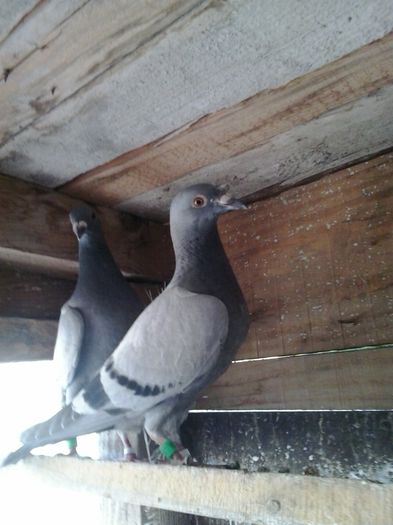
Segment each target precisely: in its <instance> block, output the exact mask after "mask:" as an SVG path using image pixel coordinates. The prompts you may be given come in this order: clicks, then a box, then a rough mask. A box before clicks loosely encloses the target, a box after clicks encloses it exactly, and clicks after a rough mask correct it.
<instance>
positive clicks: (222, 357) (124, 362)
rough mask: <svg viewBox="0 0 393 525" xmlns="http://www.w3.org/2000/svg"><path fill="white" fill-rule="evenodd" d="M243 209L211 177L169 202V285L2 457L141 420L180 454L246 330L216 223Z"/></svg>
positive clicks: (14, 457) (169, 450)
mask: <svg viewBox="0 0 393 525" xmlns="http://www.w3.org/2000/svg"><path fill="white" fill-rule="evenodd" d="M242 208H245V206H244V205H243V204H242V203H240V202H239V201H236V200H235V199H233V198H232V197H231V196H230V195H228V194H227V193H226V192H225V191H223V190H221V189H220V188H217V187H215V186H212V185H210V184H198V185H194V186H191V187H189V188H187V189H185V190H183V191H181V192H180V193H179V194H178V195H176V197H175V198H174V199H173V201H172V204H171V208H170V229H171V237H172V241H173V246H174V250H175V256H176V269H175V273H174V276H173V278H172V280H171V281H170V283H169V285H168V286H167V288H166V289H165V290H164V291H163V292H162V293H161V295H159V296H158V297H157V298H156V299H155V300H154V301H153V302H152V303H151V304H150V305H149V306H148V307H147V308H146V309H145V310H144V311H143V312H142V314H141V315H140V316H139V317H138V318H137V320H136V321H135V322H134V324H133V325H132V326H131V328H130V329H129V331H128V332H127V334H126V335H125V337H124V338H123V339H122V340H121V342H120V344H119V345H118V346H117V348H116V349H115V351H114V352H113V354H112V355H111V356H110V357H109V358H108V359H106V361H105V364H104V366H102V367H101V369H100V371H99V372H98V373H97V374H96V375H95V377H94V378H93V379H92V380H91V381H90V383H89V384H87V385H85V386H84V387H83V388H82V390H80V392H79V393H78V394H77V395H76V396H75V397H74V399H73V400H72V402H71V403H70V404H68V405H67V406H65V407H64V408H63V409H62V410H61V411H60V412H58V413H57V414H56V415H55V416H54V417H52V418H51V419H49V420H48V421H46V422H44V423H41V424H38V425H35V426H34V427H31V428H30V429H28V430H26V431H25V432H24V433H23V434H22V436H21V441H22V443H23V447H21V448H20V449H19V450H17V451H16V452H14V453H12V454H10V455H9V456H8V457H7V458H6V460H5V462H4V464H8V463H11V462H15V461H18V460H19V459H20V458H21V457H23V456H24V455H26V453H28V451H30V450H31V449H32V448H35V447H37V446H41V445H43V444H46V443H53V442H57V441H60V440H62V439H65V438H68V437H70V436H74V435H81V434H87V433H90V432H98V431H102V430H106V429H109V428H117V429H121V428H122V427H124V428H134V429H136V430H137V429H140V428H142V427H144V429H145V430H146V432H147V434H148V435H149V436H150V437H151V439H152V440H153V441H155V442H156V443H157V444H159V445H160V449H161V451H162V452H163V454H164V455H165V456H166V457H173V456H175V455H180V456H181V453H182V450H183V446H182V444H181V440H180V436H179V428H180V425H181V423H182V422H183V420H184V419H185V417H186V415H187V412H188V410H189V409H190V407H192V405H193V404H194V402H195V401H196V399H197V398H198V396H199V394H200V392H201V391H202V390H203V389H204V388H205V387H206V386H207V385H209V384H210V383H212V382H213V381H214V380H215V379H216V378H217V377H218V376H219V375H220V374H222V373H223V371H224V370H225V369H226V368H227V367H228V366H229V365H230V363H231V361H232V359H233V357H234V355H235V353H236V351H237V349H238V348H239V346H240V345H241V343H242V342H243V340H244V338H245V336H246V334H247V331H248V326H249V314H248V311H247V306H246V302H245V300H244V298H243V295H242V292H241V290H240V287H239V285H238V283H237V280H236V278H235V275H234V273H233V271H232V268H231V266H230V263H229V261H228V259H227V257H226V255H225V252H224V249H223V247H222V244H221V241H220V238H219V234H218V231H217V218H218V216H219V215H221V214H223V213H225V212H228V211H231V210H238V209H242Z"/></svg>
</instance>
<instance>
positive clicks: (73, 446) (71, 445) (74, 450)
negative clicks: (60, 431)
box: [66, 437, 79, 456]
mask: <svg viewBox="0 0 393 525" xmlns="http://www.w3.org/2000/svg"><path fill="white" fill-rule="evenodd" d="M66 443H67V447H68V449H69V453H68V455H69V456H78V455H79V454H78V441H77V439H76V437H75V438H70V439H67V441H66Z"/></svg>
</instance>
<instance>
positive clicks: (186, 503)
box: [0, 457, 393, 525]
mask: <svg viewBox="0 0 393 525" xmlns="http://www.w3.org/2000/svg"><path fill="white" fill-rule="evenodd" d="M1 484H3V485H4V484H6V486H7V490H8V491H9V490H15V491H18V493H22V494H23V493H24V491H25V490H29V486H31V484H34V486H36V487H37V486H38V485H40V486H42V488H43V489H45V487H51V488H52V489H53V487H54V486H56V487H59V488H62V489H64V488H66V489H67V488H68V489H72V490H77V491H79V492H80V491H81V490H85V491H88V492H92V493H95V494H97V495H100V496H104V497H110V498H111V499H113V500H117V501H123V502H128V503H132V504H138V505H147V506H151V507H158V508H164V509H169V510H173V511H179V512H187V513H191V514H199V515H205V516H210V517H216V518H226V519H231V520H236V521H241V522H244V521H246V522H252V523H261V524H262V523H263V524H265V525H288V524H296V525H306V524H307V525H310V524H313V525H328V524H329V525H331V524H332V523H335V524H340V525H352V524H353V525H355V524H356V525H363V524H364V525H369V524H370V523H372V524H373V525H391V516H392V515H393V485H377V484H373V483H369V482H365V481H356V480H343V479H326V478H317V477H307V476H295V475H288V474H266V473H263V474H261V473H245V472H242V471H231V470H221V469H215V468H195V467H174V466H167V465H155V466H152V465H148V464H125V463H117V462H107V461H101V462H97V461H90V460H80V459H74V458H64V457H56V458H45V457H32V458H29V459H27V460H25V461H23V462H21V463H19V464H18V465H15V466H11V467H7V468H5V469H2V470H1V471H0V485H1Z"/></svg>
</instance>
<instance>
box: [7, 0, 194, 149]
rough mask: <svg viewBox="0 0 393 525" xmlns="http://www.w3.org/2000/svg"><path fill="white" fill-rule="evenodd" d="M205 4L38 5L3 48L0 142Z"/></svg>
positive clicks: (172, 0)
mask: <svg viewBox="0 0 393 525" xmlns="http://www.w3.org/2000/svg"><path fill="white" fill-rule="evenodd" d="M202 3H203V2H202ZM64 4H65V5H64ZM68 4H71V5H68ZM200 4H201V2H200V0H186V1H178V0H164V1H161V2H147V3H146V2H122V3H120V4H118V5H117V6H114V5H113V3H112V2H100V3H99V4H97V3H95V2H86V1H77V0H74V1H73V2H72V3H69V2H66V3H65V2H61V1H56V2H46V3H45V4H44V5H43V6H41V9H36V13H35V16H34V17H30V18H29V19H27V20H26V21H25V23H24V24H22V25H20V27H19V28H18V29H17V30H16V31H14V32H13V33H12V34H11V35H10V36H9V37H8V39H6V40H5V41H4V42H3V43H2V45H1V48H0V49H1V55H2V59H1V63H0V64H1V66H2V67H3V69H4V68H5V69H7V70H8V71H9V74H8V78H7V82H6V84H5V85H3V86H2V90H1V93H0V105H1V108H2V113H3V118H2V121H1V124H0V143H1V145H3V144H4V143H5V142H7V141H8V140H10V139H11V138H12V137H14V136H15V135H16V134H19V133H20V132H21V130H23V129H25V128H26V127H27V126H29V125H31V124H32V123H33V122H35V121H36V120H37V117H40V116H41V115H43V114H46V113H48V112H49V111H50V110H52V109H53V108H55V107H56V106H58V105H59V104H61V103H62V102H64V101H66V100H67V99H69V98H70V97H72V96H73V95H74V94H75V93H77V92H79V91H81V90H83V89H86V88H87V87H88V86H89V85H90V84H91V83H92V82H94V81H95V80H96V79H97V78H98V77H100V76H102V75H104V74H105V73H107V72H108V71H109V70H111V73H113V69H114V68H116V66H117V65H118V64H119V63H120V62H122V61H123V62H127V59H128V60H130V57H132V56H133V55H138V53H141V52H142V49H143V48H144V46H148V45H151V44H152V42H154V40H155V39H158V38H159V37H158V35H159V34H160V33H161V32H164V31H166V30H167V29H168V27H170V26H171V25H172V24H173V23H174V22H176V21H178V19H179V18H181V17H182V16H184V15H187V14H188V13H189V12H190V11H192V10H193V8H195V7H198V5H200ZM97 25H99V27H100V30H99V31H97Z"/></svg>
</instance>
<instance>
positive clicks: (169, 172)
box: [63, 34, 393, 214]
mask: <svg viewBox="0 0 393 525" xmlns="http://www.w3.org/2000/svg"><path fill="white" fill-rule="evenodd" d="M365 64H367V68H366V67H365ZM392 81H393V35H392V34H390V35H388V36H386V37H385V38H383V39H381V40H378V41H376V42H374V43H372V44H370V45H368V46H365V47H363V48H361V49H359V50H357V51H354V52H353V53H351V54H349V55H347V56H345V57H344V58H341V59H339V60H337V61H335V62H333V63H331V64H328V65H326V66H323V67H322V68H320V69H318V70H316V71H313V72H311V73H308V74H307V75H305V76H303V77H301V78H298V79H295V80H293V81H291V82H289V84H287V85H285V86H283V87H280V88H277V89H273V90H267V91H263V92H261V93H259V94H258V95H255V96H254V97H251V98H249V99H246V100H245V101H243V102H241V103H239V104H236V105H235V106H233V107H231V108H228V109H223V110H221V111H218V112H216V113H214V114H211V115H208V116H206V117H203V118H202V119H200V120H198V121H197V122H194V123H193V124H192V125H187V126H185V128H184V129H183V130H181V131H176V132H175V133H174V134H172V135H169V136H166V137H164V138H162V139H159V140H157V141H155V142H153V143H151V144H148V145H146V146H143V147H141V148H139V149H136V150H133V151H130V152H129V153H126V154H124V155H122V156H120V157H118V158H116V159H114V160H113V161H111V162H109V163H107V164H104V165H103V166H100V167H98V168H95V169H93V170H91V171H90V172H88V173H86V174H84V175H81V176H80V177H78V178H76V179H74V180H73V181H71V182H70V183H68V184H66V185H65V186H64V187H63V189H64V191H65V192H66V193H69V194H71V195H78V196H84V197H85V198H89V199H92V200H93V201H94V202H101V203H105V204H110V205H115V204H116V205H121V204H122V203H123V205H124V202H125V201H126V199H127V198H132V197H136V196H137V195H138V194H141V193H144V192H148V191H150V190H153V189H156V188H157V187H162V186H164V185H165V186H166V185H169V184H170V183H172V182H173V181H175V180H177V179H181V178H182V177H184V176H186V175H187V174H190V173H192V172H195V171H196V170H198V171H197V173H198V176H200V175H202V176H203V175H204V170H203V169H202V168H204V167H207V166H210V165H216V164H218V165H220V163H221V162H223V161H225V160H228V159H231V158H233V157H236V156H238V155H241V154H242V153H245V152H246V151H249V150H252V149H254V148H260V147H261V146H262V145H264V144H267V143H269V142H270V141H271V139H272V138H273V137H275V136H277V135H281V134H283V133H285V132H287V131H289V130H291V129H293V128H295V127H297V126H301V125H304V124H306V123H308V122H310V121H312V120H313V119H316V118H318V117H320V116H321V115H324V114H326V113H328V112H330V111H332V110H335V109H337V108H340V107H342V106H345V105H347V104H352V103H354V102H355V101H356V100H358V99H360V98H362V97H364V96H368V95H370V94H373V93H375V92H376V91H378V90H380V89H381V88H382V87H384V86H386V85H389V84H391V83H392ZM353 120H354V119H351V121H352V123H353ZM322 125H323V124H322ZM324 127H325V126H324ZM336 127H337V128H338V127H339V126H336ZM325 134H326V132H325ZM297 139H298V137H297ZM347 142H348V141H347ZM273 144H274V143H272V145H271V148H273ZM392 145H393V144H392ZM381 147H382V146H381ZM297 148H298V149H299V144H298V145H297ZM185 152H186V154H185ZM263 153H265V152H263ZM361 154H362V153H360V151H359V149H358V150H357V155H361ZM363 154H364V153H363ZM264 156H265V155H264V154H262V152H261V155H260V156H259V159H258V161H259V163H260V164H262V169H261V170H260V172H261V173H263V171H264V170H265V171H266V169H265V168H266V161H264ZM342 157H344V155H342ZM342 161H343V162H345V160H344V159H343V160H342ZM276 166H277V162H276ZM223 168H224V170H221V172H223V173H225V177H226V178H227V177H228V174H227V173H226V170H225V165H224V166H223ZM328 168H329V166H325V165H319V166H318V169H319V170H326V169H328ZM218 171H219V170H218ZM247 171H248V172H249V171H250V168H249V166H248V165H247V162H245V161H244V162H243V163H242V164H240V165H239V166H238V170H237V173H236V175H237V177H238V178H239V179H241V180H242V191H243V195H246V194H247V193H251V191H250V189H249V187H248V185H249V184H250V181H249V179H250V177H251V174H249V175H248V176H247V178H244V177H243V175H244V172H247ZM284 171H288V166H285V167H284ZM275 172H277V169H275ZM217 176H218V173H217V170H216V171H215V172H214V173H209V177H210V178H212V179H214V178H215V177H217ZM275 177H276V178H277V180H276V181H274V177H273V181H272V182H271V183H277V182H280V180H279V177H278V175H277V173H275ZM252 178H253V180H254V181H256V180H257V179H258V178H259V182H256V184H257V186H256V187H254V188H253V189H252V190H253V191H257V190H260V189H262V188H263V187H264V185H265V184H266V183H264V182H263V179H261V177H260V173H259V172H258V174H254V175H253V176H252ZM184 183H185V181H183V184H184ZM164 189H165V190H167V187H165V188H164ZM171 194H172V193H171ZM157 195H158V194H157ZM160 197H161V202H160V203H157V204H156V205H159V206H160V207H162V206H163V202H162V199H163V198H165V192H164V191H162V192H161V193H160ZM169 198H170V197H169ZM151 200H153V199H151ZM133 202H137V199H134V201H133ZM143 202H144V204H145V207H146V209H145V213H147V214H148V213H149V206H148V203H147V200H146V199H144V201H143ZM167 202H168V198H165V205H166V204H167Z"/></svg>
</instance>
